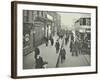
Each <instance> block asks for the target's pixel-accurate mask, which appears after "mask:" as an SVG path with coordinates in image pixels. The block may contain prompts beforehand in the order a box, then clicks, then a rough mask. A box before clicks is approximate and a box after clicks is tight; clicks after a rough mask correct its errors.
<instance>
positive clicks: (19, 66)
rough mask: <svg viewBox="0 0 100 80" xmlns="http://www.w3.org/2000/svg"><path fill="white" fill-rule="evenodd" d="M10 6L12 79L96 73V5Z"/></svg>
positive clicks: (32, 4)
mask: <svg viewBox="0 0 100 80" xmlns="http://www.w3.org/2000/svg"><path fill="white" fill-rule="evenodd" d="M11 6H12V7H11V8H12V9H11V10H12V12H11V13H12V18H11V20H12V21H11V22H12V26H11V27H12V28H11V29H12V30H11V31H12V33H11V34H12V41H11V43H12V53H11V54H12V55H11V67H12V68H11V76H12V78H30V77H47V76H64V75H79V74H92V73H97V6H87V5H69V4H53V3H37V2H23V1H13V2H12V5H11Z"/></svg>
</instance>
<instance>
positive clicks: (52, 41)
mask: <svg viewBox="0 0 100 80" xmlns="http://www.w3.org/2000/svg"><path fill="white" fill-rule="evenodd" d="M50 41H51V45H52V46H53V43H54V40H53V38H52V37H51V39H50Z"/></svg>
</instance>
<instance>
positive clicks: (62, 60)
mask: <svg viewBox="0 0 100 80" xmlns="http://www.w3.org/2000/svg"><path fill="white" fill-rule="evenodd" d="M60 56H61V63H63V62H64V60H65V59H66V51H65V49H64V47H62V49H61V50H60Z"/></svg>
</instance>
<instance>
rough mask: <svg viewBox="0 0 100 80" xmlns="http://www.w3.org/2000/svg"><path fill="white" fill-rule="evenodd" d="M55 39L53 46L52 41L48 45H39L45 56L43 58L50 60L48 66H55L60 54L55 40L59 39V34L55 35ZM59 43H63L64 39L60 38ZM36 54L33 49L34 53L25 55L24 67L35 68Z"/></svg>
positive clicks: (41, 53) (42, 54)
mask: <svg viewBox="0 0 100 80" xmlns="http://www.w3.org/2000/svg"><path fill="white" fill-rule="evenodd" d="M53 39H54V44H53V46H51V42H49V44H48V46H47V47H46V45H45V44H42V45H40V46H39V47H38V48H39V49H40V55H41V56H42V57H43V60H44V61H47V62H48V64H47V68H55V67H56V63H57V59H58V56H59V54H57V53H56V48H55V42H56V40H57V39H58V36H57V35H55V36H54V37H53ZM59 43H60V45H61V44H62V39H59ZM34 54H35V52H34V51H33V52H32V53H30V54H28V55H26V56H24V57H23V66H24V67H23V68H24V69H34V68H35V59H34Z"/></svg>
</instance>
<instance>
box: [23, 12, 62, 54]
mask: <svg viewBox="0 0 100 80" xmlns="http://www.w3.org/2000/svg"><path fill="white" fill-rule="evenodd" d="M58 16H59V15H58V14H57V13H56V12H48V11H33V10H23V53H24V55H26V54H28V53H30V52H31V51H33V50H34V48H35V47H37V46H39V45H41V44H43V43H44V37H47V38H48V39H49V38H50V36H54V34H55V31H57V30H58V28H60V20H59V19H60V18H58Z"/></svg>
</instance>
